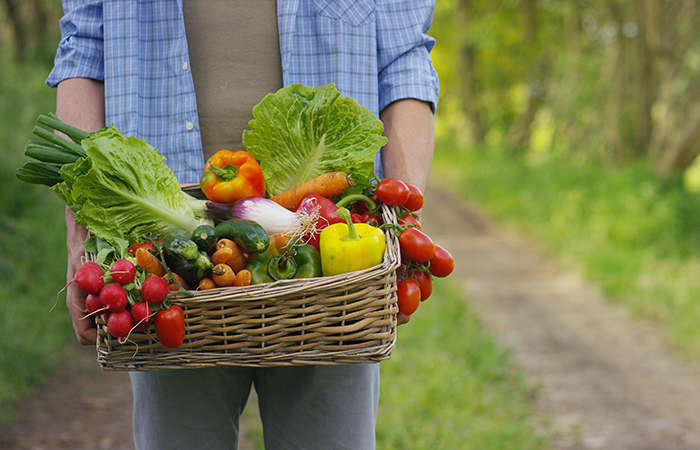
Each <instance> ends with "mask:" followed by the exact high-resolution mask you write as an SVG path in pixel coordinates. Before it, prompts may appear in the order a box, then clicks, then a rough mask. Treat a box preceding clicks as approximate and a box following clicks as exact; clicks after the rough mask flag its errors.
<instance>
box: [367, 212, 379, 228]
mask: <svg viewBox="0 0 700 450" xmlns="http://www.w3.org/2000/svg"><path fill="white" fill-rule="evenodd" d="M362 221H363V222H364V223H366V224H369V225H372V226H373V227H378V226H379V225H381V224H382V223H383V221H382V219H381V218H380V217H379V216H378V215H376V214H370V213H364V214H362Z"/></svg>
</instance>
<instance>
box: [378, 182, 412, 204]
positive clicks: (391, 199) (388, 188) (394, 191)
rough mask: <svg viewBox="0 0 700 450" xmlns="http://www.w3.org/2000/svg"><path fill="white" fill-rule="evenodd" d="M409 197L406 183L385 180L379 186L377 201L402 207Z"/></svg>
mask: <svg viewBox="0 0 700 450" xmlns="http://www.w3.org/2000/svg"><path fill="white" fill-rule="evenodd" d="M409 195H410V192H409V190H408V186H406V183H404V182H403V181H401V180H397V179H396V178H384V179H383V180H382V181H380V182H379V184H378V185H377V199H378V200H379V201H380V202H382V203H384V204H386V205H390V206H401V205H403V204H404V203H406V200H408V196H409Z"/></svg>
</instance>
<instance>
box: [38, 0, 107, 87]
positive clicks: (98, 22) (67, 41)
mask: <svg viewBox="0 0 700 450" xmlns="http://www.w3.org/2000/svg"><path fill="white" fill-rule="evenodd" d="M63 10H64V16H63V17H62V18H61V20H60V22H59V24H60V29H61V41H60V42H59V44H58V50H57V51H56V57H55V58H54V67H53V69H52V70H51V72H50V73H49V76H48V78H47V79H46V84H48V85H49V86H51V87H56V85H57V84H58V83H60V82H61V81H63V80H65V79H68V78H92V79H94V80H103V79H104V52H103V49H104V44H103V18H102V1H68V0H66V1H64V2H63Z"/></svg>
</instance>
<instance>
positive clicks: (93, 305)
mask: <svg viewBox="0 0 700 450" xmlns="http://www.w3.org/2000/svg"><path fill="white" fill-rule="evenodd" d="M85 309H87V312H88V314H101V313H103V312H105V311H106V310H107V308H105V307H104V305H103V304H102V302H101V301H100V296H99V295H97V294H88V295H87V297H85Z"/></svg>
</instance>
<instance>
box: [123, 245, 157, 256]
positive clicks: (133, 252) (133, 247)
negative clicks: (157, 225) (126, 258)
mask: <svg viewBox="0 0 700 450" xmlns="http://www.w3.org/2000/svg"><path fill="white" fill-rule="evenodd" d="M140 248H145V249H146V250H150V251H151V253H154V252H155V250H154V249H153V245H151V243H150V242H136V243H134V244H131V245H130V246H129V248H127V250H126V251H127V252H129V254H130V255H131V256H136V250H138V249H140Z"/></svg>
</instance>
